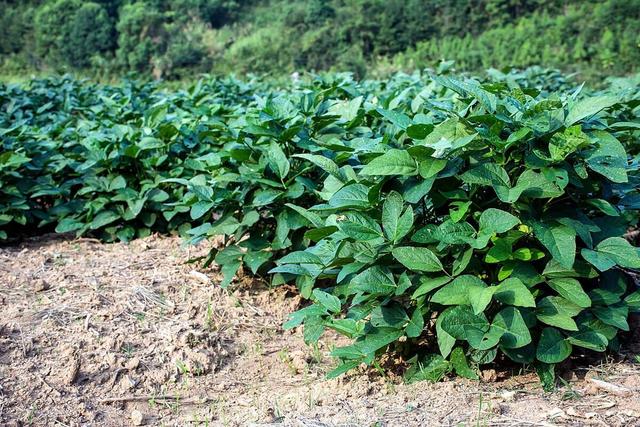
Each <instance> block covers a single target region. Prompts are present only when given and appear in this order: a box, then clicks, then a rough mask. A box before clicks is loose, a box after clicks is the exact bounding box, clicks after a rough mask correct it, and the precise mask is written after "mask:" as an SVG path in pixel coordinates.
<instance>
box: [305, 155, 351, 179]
mask: <svg viewBox="0 0 640 427" xmlns="http://www.w3.org/2000/svg"><path fill="white" fill-rule="evenodd" d="M293 157H299V158H301V159H305V160H308V161H310V162H311V163H313V164H314V165H316V166H318V167H319V168H320V169H322V170H323V171H325V172H327V173H329V174H331V175H333V176H334V177H336V178H337V179H339V180H342V176H341V175H340V168H338V165H336V164H335V162H334V161H333V160H331V159H329V158H327V157H324V156H319V155H317V154H295V155H294V156H293Z"/></svg>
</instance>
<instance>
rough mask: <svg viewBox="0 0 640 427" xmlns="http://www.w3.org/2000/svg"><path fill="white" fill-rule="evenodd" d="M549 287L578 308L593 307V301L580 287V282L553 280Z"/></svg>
mask: <svg viewBox="0 0 640 427" xmlns="http://www.w3.org/2000/svg"><path fill="white" fill-rule="evenodd" d="M547 283H548V285H549V286H550V287H551V289H553V290H554V291H556V292H557V293H558V294H559V295H560V296H561V297H564V298H565V299H566V300H568V301H570V302H572V303H573V304H575V305H577V306H578V307H582V308H587V307H591V299H590V298H589V295H587V294H586V293H585V291H584V290H583V289H582V286H580V282H578V281H577V280H576V279H571V278H568V277H567V278H559V279H551V280H549V281H548V282H547Z"/></svg>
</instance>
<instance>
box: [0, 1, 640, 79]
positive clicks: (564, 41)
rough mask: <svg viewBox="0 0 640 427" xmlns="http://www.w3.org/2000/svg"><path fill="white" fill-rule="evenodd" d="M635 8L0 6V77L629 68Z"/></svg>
mask: <svg viewBox="0 0 640 427" xmlns="http://www.w3.org/2000/svg"><path fill="white" fill-rule="evenodd" d="M638 34H640V0H586V1H583V0H579V1H578V0H455V1H452V0H297V1H285V0H250V1H242V2H240V1H235V0H173V1H169V0H94V1H91V2H85V1H79V0H39V1H36V0H32V1H19V2H18V1H9V0H0V36H1V37H0V62H1V63H2V64H0V65H1V69H4V70H5V72H14V73H17V72H20V71H21V70H24V69H27V70H33V69H36V70H37V69H44V70H50V69H53V70H77V71H80V72H82V73H86V74H90V75H99V76H109V75H118V74H122V73H126V72H128V71H136V72H143V73H146V74H148V75H153V76H155V77H162V78H170V79H171V78H187V77H188V78H192V77H193V74H194V73H199V72H215V73H223V74H226V73H228V72H234V73H247V72H257V73H274V74H283V73H291V72H293V71H296V70H297V71H303V70H327V69H336V70H339V71H345V70H348V71H353V72H355V73H356V74H357V75H359V76H363V75H364V74H366V73H367V72H371V73H373V74H374V75H375V74H381V73H384V74H386V73H388V72H390V71H394V70H399V69H402V70H412V69H421V68H424V67H425V66H430V67H433V66H435V65H436V64H437V63H438V62H439V61H440V60H442V59H455V60H456V65H457V66H458V68H459V69H461V70H471V71H473V70H480V69H484V68H488V67H496V68H497V67H500V68H502V67H524V66H529V65H535V64H543V65H545V66H553V67H558V68H561V69H564V70H566V71H570V72H580V73H582V76H583V77H584V78H597V77H601V76H603V75H621V74H626V73H630V72H637V71H638V64H639V63H640V49H639V48H638V46H639V44H640V38H639V37H640V36H638Z"/></svg>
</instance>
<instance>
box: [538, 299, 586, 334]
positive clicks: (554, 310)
mask: <svg viewBox="0 0 640 427" xmlns="http://www.w3.org/2000/svg"><path fill="white" fill-rule="evenodd" d="M537 308H538V309H537V310H536V317H537V318H538V320H540V321H541V322H542V323H546V324H547V325H550V326H556V327H558V328H561V329H565V330H568V331H577V330H578V325H576V322H575V321H574V320H573V319H572V317H574V316H576V315H577V314H578V313H580V311H582V308H580V307H578V306H577V305H575V304H572V303H570V302H569V301H567V300H566V299H564V298H561V297H545V298H543V299H542V300H540V301H539V302H538V307H537Z"/></svg>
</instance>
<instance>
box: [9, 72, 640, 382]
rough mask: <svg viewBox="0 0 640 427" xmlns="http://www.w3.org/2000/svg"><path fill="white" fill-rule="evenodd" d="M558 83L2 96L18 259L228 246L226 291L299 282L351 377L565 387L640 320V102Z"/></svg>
mask: <svg viewBox="0 0 640 427" xmlns="http://www.w3.org/2000/svg"><path fill="white" fill-rule="evenodd" d="M525 76H526V74H525ZM544 76H545V75H543V77H542V78H540V76H538V80H533V79H530V78H523V75H520V74H511V75H503V74H500V73H494V74H493V75H492V77H490V78H489V79H487V80H484V81H482V82H479V81H477V80H473V79H468V78H459V79H458V78H452V77H450V76H445V75H440V76H427V75H424V76H421V75H418V74H416V75H413V76H407V75H398V76H396V77H394V78H393V79H391V80H389V81H384V82H382V81H364V82H356V81H353V80H352V79H351V78H349V76H345V75H333V76H327V77H324V78H316V79H314V80H312V81H311V82H308V83H302V84H299V85H295V86H291V87H288V88H285V89H277V88H275V87H271V86H270V85H267V84H265V83H260V82H249V83H244V82H240V81H235V80H233V79H226V80H203V81H200V82H198V83H197V84H196V85H195V86H193V87H191V88H189V89H188V90H186V91H177V92H163V91H160V90H157V89H156V88H154V87H153V86H150V85H138V84H134V83H128V84H125V85H123V86H122V87H105V86H95V85H89V84H86V83H81V82H77V81H73V80H69V79H61V80H45V81H34V82H32V83H31V84H30V86H29V87H27V88H21V87H18V86H0V105H1V109H0V135H1V137H2V146H1V147H0V148H1V151H0V183H1V184H2V187H1V188H0V238H5V239H6V238H11V237H13V236H17V235H20V234H22V233H25V232H32V231H33V230H34V228H35V227H41V228H45V229H47V228H51V229H53V228H55V230H56V231H58V232H70V231H71V232H76V233H77V234H85V233H92V234H96V235H98V236H100V237H102V238H104V239H105V240H117V239H120V240H129V239H132V238H134V237H137V236H143V235H146V234H148V233H150V232H152V231H160V232H178V233H180V234H181V235H183V236H184V237H185V238H186V239H187V240H188V241H189V242H192V243H193V242H198V241H201V240H204V239H206V238H209V237H211V236H217V235H224V236H225V245H224V247H223V248H220V249H213V250H212V251H211V253H210V255H209V257H208V259H207V260H206V262H207V263H210V262H212V261H215V263H217V264H218V265H220V267H221V271H222V273H223V276H224V279H223V281H222V286H228V285H229V284H230V283H231V281H232V279H233V277H234V275H235V274H236V272H237V271H238V269H240V268H245V269H249V270H251V271H252V273H253V274H256V275H261V276H266V275H267V274H269V275H270V276H271V278H272V279H271V280H272V283H274V284H279V283H284V282H295V284H296V285H297V287H298V289H299V290H300V293H301V294H302V295H303V296H304V297H305V298H308V299H310V300H311V301H312V304H311V305H309V306H307V307H305V308H303V309H301V310H299V311H297V312H295V313H293V314H292V315H291V318H290V320H289V321H288V322H287V324H286V327H289V328H290V327H295V326H298V325H301V324H303V325H304V336H305V340H306V341H307V342H314V341H316V340H317V339H318V338H319V337H320V336H321V335H322V333H323V332H324V331H325V330H326V329H332V330H335V331H337V332H339V333H341V334H344V335H346V336H348V337H350V338H352V339H353V344H351V345H349V346H346V347H341V348H337V349H335V351H334V352H333V354H334V355H335V356H336V357H338V358H339V359H340V360H341V363H340V365H339V366H338V368H337V369H336V370H335V371H334V372H332V375H339V374H341V373H343V372H345V371H347V370H349V369H352V368H355V367H356V366H359V365H360V364H362V363H366V364H371V363H374V362H375V360H376V357H377V356H379V355H380V354H381V353H383V352H385V351H386V350H387V349H389V348H392V349H395V350H396V351H398V352H400V353H402V354H403V355H404V356H405V357H407V358H408V359H409V362H410V366H411V367H410V368H409V370H408V371H407V375H406V376H407V379H408V380H409V381H414V380H420V379H430V380H437V379H439V378H440V377H442V376H443V375H445V374H447V373H448V372H451V371H455V372H456V373H457V374H459V375H462V376H467V377H471V378H475V377H476V375H477V374H476V370H475V368H476V367H477V366H478V365H481V364H486V363H490V362H492V361H494V360H496V359H501V358H509V359H511V360H513V361H515V362H516V363H521V364H534V365H535V366H536V368H537V369H538V372H539V373H540V375H541V378H543V379H545V380H548V379H549V378H552V374H553V366H554V365H555V364H557V363H560V362H562V361H563V360H565V359H566V358H567V357H569V356H570V355H571V354H572V352H573V351H574V349H575V348H576V347H580V348H584V349H588V350H592V351H604V350H606V349H607V348H610V349H615V348H617V347H618V345H619V342H618V339H617V335H618V332H619V331H628V330H629V326H628V323H627V318H628V315H629V313H630V312H632V311H638V310H640V292H639V291H638V290H637V289H636V284H635V282H634V281H633V280H632V275H631V273H632V272H633V270H636V269H640V252H639V250H638V248H636V247H634V246H632V245H631V244H630V243H629V242H628V241H627V240H626V239H625V238H624V235H625V233H626V232H627V231H628V230H629V229H630V228H633V227H635V226H636V225H637V221H638V214H637V209H638V207H639V200H640V194H639V193H638V178H639V177H638V161H639V159H638V157H637V152H638V135H639V134H640V121H639V119H638V116H639V107H638V106H639V105H640V101H639V99H640V97H639V96H638V93H639V91H638V87H637V86H635V85H634V84H629V83H627V82H622V81H617V82H615V84H614V86H615V88H614V87H612V88H610V89H609V90H608V91H606V92H600V93H593V92H592V93H587V92H586V90H584V89H583V88H576V89H571V90H569V89H567V84H566V82H565V81H563V80H562V79H560V78H558V77H557V76H551V77H553V78H551V77H550V76H549V75H546V77H547V78H545V77H544ZM558 89H560V90H561V91H560V92H554V90H558Z"/></svg>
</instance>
